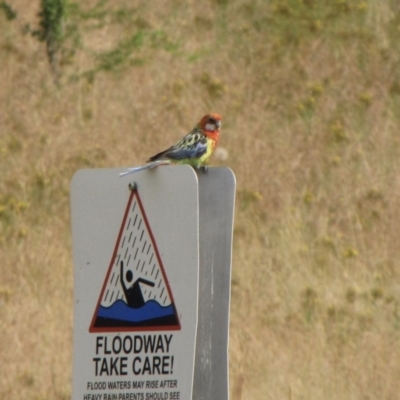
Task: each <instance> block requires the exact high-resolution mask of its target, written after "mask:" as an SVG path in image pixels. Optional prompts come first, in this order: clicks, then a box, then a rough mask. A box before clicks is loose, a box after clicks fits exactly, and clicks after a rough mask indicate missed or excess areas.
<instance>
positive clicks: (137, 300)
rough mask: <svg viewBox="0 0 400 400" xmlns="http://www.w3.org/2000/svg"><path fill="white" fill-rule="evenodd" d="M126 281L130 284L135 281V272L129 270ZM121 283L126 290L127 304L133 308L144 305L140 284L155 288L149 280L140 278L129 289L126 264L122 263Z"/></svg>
mask: <svg viewBox="0 0 400 400" xmlns="http://www.w3.org/2000/svg"><path fill="white" fill-rule="evenodd" d="M125 278H126V280H127V281H128V282H129V283H130V282H132V280H133V272H132V271H131V270H130V269H129V270H128V271H126V275H125ZM120 281H121V286H122V289H123V290H124V294H125V298H126V302H127V304H128V306H129V307H131V308H140V307H142V306H143V305H144V303H145V301H144V298H143V293H142V288H141V287H140V284H141V283H143V284H145V285H148V286H151V287H154V282H151V281H148V280H147V279H143V278H138V279H136V281H135V282H133V284H132V285H131V286H130V287H127V285H126V284H125V281H124V262H123V261H121V263H120Z"/></svg>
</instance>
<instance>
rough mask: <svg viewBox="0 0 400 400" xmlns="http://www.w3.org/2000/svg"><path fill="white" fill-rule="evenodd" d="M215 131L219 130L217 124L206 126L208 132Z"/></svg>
mask: <svg viewBox="0 0 400 400" xmlns="http://www.w3.org/2000/svg"><path fill="white" fill-rule="evenodd" d="M215 129H217V127H216V126H215V124H206V131H215Z"/></svg>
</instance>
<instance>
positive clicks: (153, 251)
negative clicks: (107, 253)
mask: <svg viewBox="0 0 400 400" xmlns="http://www.w3.org/2000/svg"><path fill="white" fill-rule="evenodd" d="M180 329H181V326H180V321H179V317H178V313H177V311H176V307H175V303H174V298H173V295H172V291H171V287H170V285H169V283H168V278H167V275H166V273H165V270H164V266H163V263H162V260H161V257H160V254H159V252H158V249H157V244H156V242H155V240H154V236H153V233H152V231H151V228H150V225H149V222H148V220H147V217H146V213H145V211H144V208H143V204H142V201H141V199H140V196H139V193H138V191H137V190H133V191H132V192H131V195H130V197H129V201H128V205H127V207H126V211H125V215H124V218H123V220H122V224H121V228H120V231H119V234H118V238H117V242H116V244H115V248H114V252H113V255H112V257H111V262H110V266H109V268H108V271H107V275H106V278H105V280H104V284H103V287H102V289H101V292H100V296H99V300H98V302H97V306H96V309H95V311H94V314H93V318H92V322H91V324H90V328H89V331H90V332H121V331H157V330H163V331H165V330H180Z"/></svg>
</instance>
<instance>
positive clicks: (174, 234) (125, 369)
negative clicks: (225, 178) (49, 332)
mask: <svg viewBox="0 0 400 400" xmlns="http://www.w3.org/2000/svg"><path fill="white" fill-rule="evenodd" d="M122 171H123V169H93V170H81V171H78V172H77V173H76V174H75V176H74V177H73V180H72V184H71V207H72V234H73V254H74V264H75V274H74V286H75V289H74V368H73V400H111V399H118V400H119V399H121V400H149V399H153V400H156V399H171V400H172V399H180V400H188V399H191V396H192V387H193V373H194V355H195V345H196V327H197V318H198V316H197V309H198V304H197V302H198V279H199V277H198V274H199V272H198V271H199V244H198V243H199V237H198V236H199V205H198V202H199V195H198V177H197V175H196V173H195V172H194V170H193V169H192V168H190V167H182V166H169V167H165V168H158V169H157V170H156V171H150V172H149V171H145V172H143V173H137V174H134V175H132V176H131V177H126V178H119V173H120V172H122ZM132 182H135V183H136V188H135V189H134V190H131V189H130V188H129V187H128V184H129V183H132Z"/></svg>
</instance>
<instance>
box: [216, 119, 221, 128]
mask: <svg viewBox="0 0 400 400" xmlns="http://www.w3.org/2000/svg"><path fill="white" fill-rule="evenodd" d="M216 125H217V129H221V121H216Z"/></svg>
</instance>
